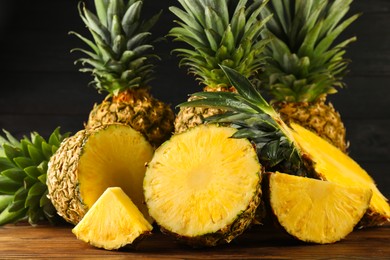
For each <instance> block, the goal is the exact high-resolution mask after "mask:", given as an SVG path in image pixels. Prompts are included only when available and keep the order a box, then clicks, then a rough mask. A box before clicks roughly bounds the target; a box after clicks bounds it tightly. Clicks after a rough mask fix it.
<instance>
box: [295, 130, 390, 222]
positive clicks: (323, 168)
mask: <svg viewBox="0 0 390 260" xmlns="http://www.w3.org/2000/svg"><path fill="white" fill-rule="evenodd" d="M291 127H292V129H293V130H294V131H292V133H293V135H294V139H295V141H296V142H297V144H298V145H299V146H300V147H301V149H302V152H303V153H304V154H305V155H307V156H308V157H309V158H310V159H311V160H312V161H313V162H314V167H315V171H316V172H317V175H318V176H319V177H320V178H321V179H323V180H327V181H330V182H334V183H339V184H342V185H346V186H360V187H363V188H370V189H371V190H372V191H373V196H372V199H371V202H370V206H369V209H368V211H367V214H366V215H365V217H364V218H363V219H362V222H361V224H360V225H361V226H377V225H382V224H384V223H386V222H389V221H390V206H389V203H388V201H387V198H386V197H385V196H384V195H383V194H382V193H381V192H380V191H379V189H378V187H377V186H376V184H375V182H374V180H373V179H372V177H371V176H370V175H369V174H368V173H367V172H366V171H365V170H364V169H362V168H361V167H360V166H359V164H358V163H356V162H355V161H354V160H353V159H352V158H351V157H349V156H347V155H346V154H344V153H343V152H341V151H340V150H339V149H337V148H336V147H335V146H333V145H331V144H329V143H328V142H327V141H325V140H324V139H322V138H320V137H319V136H318V135H316V134H314V133H312V132H311V131H309V130H307V129H305V128H304V127H302V126H300V125H298V124H291Z"/></svg>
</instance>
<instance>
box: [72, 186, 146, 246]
mask: <svg viewBox="0 0 390 260" xmlns="http://www.w3.org/2000/svg"><path fill="white" fill-rule="evenodd" d="M152 229H153V227H152V225H151V224H150V223H149V222H148V221H147V220H146V219H145V218H144V216H143V215H142V213H141V212H140V211H139V210H138V208H137V207H136V206H135V204H134V203H133V202H132V201H131V199H130V198H129V197H128V196H127V195H126V193H124V191H123V190H122V189H121V188H119V187H110V188H107V190H106V191H105V192H104V193H103V194H102V195H101V197H100V198H99V199H98V200H97V201H96V203H95V204H93V206H92V207H91V209H90V210H89V211H88V212H87V214H86V215H85V216H84V217H83V219H82V220H81V221H80V222H79V223H78V224H77V226H75V227H74V228H73V229H72V232H73V233H74V234H75V235H76V236H77V238H78V239H80V240H82V241H84V242H86V243H89V244H91V245H93V246H95V247H98V248H104V249H106V250H115V249H119V248H121V247H124V246H126V245H128V244H133V243H134V242H135V241H136V240H137V239H139V238H142V237H143V236H145V235H148V234H150V233H151V231H152Z"/></svg>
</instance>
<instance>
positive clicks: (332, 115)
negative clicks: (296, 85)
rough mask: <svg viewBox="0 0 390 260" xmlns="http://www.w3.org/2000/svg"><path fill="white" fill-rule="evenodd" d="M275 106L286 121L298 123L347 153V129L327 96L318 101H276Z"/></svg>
mask: <svg viewBox="0 0 390 260" xmlns="http://www.w3.org/2000/svg"><path fill="white" fill-rule="evenodd" d="M273 105H274V108H275V109H276V110H277V111H278V112H279V113H280V115H281V117H282V118H283V120H285V121H286V122H294V123H297V124H299V125H301V126H303V127H305V128H307V129H309V130H311V131H313V132H315V133H317V134H318V135H319V136H321V137H322V138H323V139H325V140H327V141H328V142H330V143H331V144H333V145H334V146H336V147H337V148H339V149H340V150H341V151H342V152H344V153H347V149H348V142H347V141H346V129H345V127H344V124H343V122H342V121H341V116H340V114H339V113H338V112H337V111H336V110H335V109H334V107H333V105H332V104H331V103H325V98H320V99H319V100H318V101H316V102H276V103H274V104H273Z"/></svg>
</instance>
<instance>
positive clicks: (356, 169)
mask: <svg viewBox="0 0 390 260" xmlns="http://www.w3.org/2000/svg"><path fill="white" fill-rule="evenodd" d="M222 68H223V70H224V71H225V73H226V74H227V75H228V77H229V78H230V80H231V82H232V85H233V86H235V88H236V89H237V91H238V93H224V94H223V95H222V94H221V93H219V94H217V93H202V92H199V93H195V94H194V95H197V96H200V97H202V99H198V100H194V101H190V102H186V103H183V104H181V105H180V106H196V107H199V106H203V107H212V108H219V109H226V110H228V111H229V112H227V113H225V114H220V115H215V116H213V117H212V118H209V119H208V120H210V121H212V122H218V123H229V124H232V125H234V126H236V127H237V128H238V129H239V130H238V131H237V132H236V133H235V134H234V135H233V137H236V138H248V139H249V140H251V141H252V142H254V143H255V144H256V149H257V152H258V156H259V160H260V163H261V164H262V165H263V166H264V167H265V170H266V171H270V172H274V171H281V172H286V173H289V174H294V175H299V176H306V177H311V178H318V179H321V180H327V181H331V182H334V183H338V184H341V185H345V186H357V187H369V188H371V189H372V192H373V195H372V199H371V200H370V205H369V208H368V210H367V212H366V214H365V216H364V217H363V219H362V221H361V223H360V224H359V225H360V226H362V227H367V226H378V225H383V224H384V223H388V222H389V221H390V206H389V203H388V201H387V199H386V198H385V197H384V196H383V194H382V193H381V192H380V191H379V190H378V188H377V187H376V185H375V182H374V180H373V179H372V178H371V177H370V176H369V174H368V173H367V172H366V171H365V170H364V169H362V168H361V167H360V166H359V165H358V164H357V163H356V162H355V161H354V160H353V159H352V158H351V157H349V156H348V155H347V154H345V153H343V152H341V150H340V149H338V148H336V147H335V146H333V145H332V144H330V143H329V142H327V141H324V139H323V138H321V137H320V136H318V135H317V134H314V133H313V132H311V131H309V130H306V129H305V128H303V127H301V126H299V125H298V124H294V123H291V124H290V126H289V125H288V124H286V123H284V121H283V120H282V119H281V116H280V115H279V114H278V113H277V112H276V111H275V110H274V109H273V107H272V106H271V105H270V104H268V103H267V102H266V101H265V100H264V98H263V97H262V96H261V94H260V93H259V92H258V91H257V89H256V88H255V87H254V86H253V85H252V84H251V83H250V82H249V80H248V79H246V78H245V77H244V76H243V75H241V74H239V73H238V72H237V71H235V70H232V69H230V68H228V67H224V66H222Z"/></svg>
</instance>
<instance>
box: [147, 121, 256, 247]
mask: <svg viewBox="0 0 390 260" xmlns="http://www.w3.org/2000/svg"><path fill="white" fill-rule="evenodd" d="M235 131H236V130H235V129H233V128H228V127H218V126H216V125H201V126H198V127H195V128H192V129H190V130H188V131H186V132H184V133H182V134H178V135H175V136H173V137H172V138H171V140H170V141H168V142H166V143H164V144H163V145H162V146H161V147H159V148H158V149H157V150H156V153H155V156H154V158H153V160H152V161H151V162H150V163H149V164H148V169H147V172H146V174H145V179H144V190H145V199H146V204H147V206H148V208H149V213H150V215H151V216H152V217H153V218H154V219H155V220H156V222H157V223H158V224H159V225H160V226H161V229H162V231H163V232H165V233H169V234H172V235H174V236H175V237H176V238H178V239H179V240H180V241H183V242H185V243H187V244H189V245H192V246H196V247H198V246H215V245H217V244H221V243H228V242H230V241H231V240H232V239H234V238H235V237H236V236H238V235H239V234H241V233H242V232H243V231H244V230H245V229H246V228H247V227H249V225H250V224H251V223H252V220H253V218H254V214H255V211H256V208H257V206H258V205H259V203H260V196H261V189H260V182H261V176H260V172H261V171H262V168H261V166H260V164H259V163H258V160H257V156H256V153H255V150H254V149H253V147H252V145H251V143H250V142H248V141H247V140H245V139H230V137H231V136H232V135H233V134H234V132H235Z"/></svg>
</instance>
